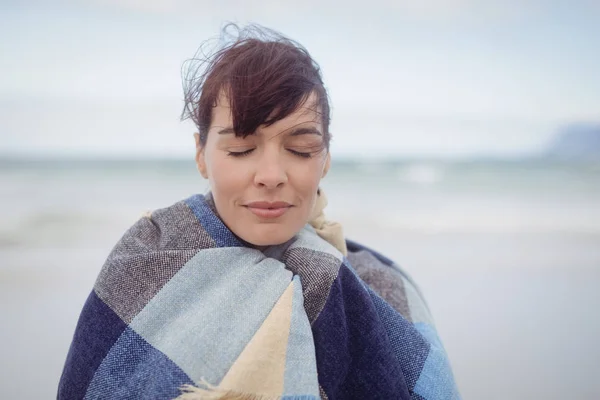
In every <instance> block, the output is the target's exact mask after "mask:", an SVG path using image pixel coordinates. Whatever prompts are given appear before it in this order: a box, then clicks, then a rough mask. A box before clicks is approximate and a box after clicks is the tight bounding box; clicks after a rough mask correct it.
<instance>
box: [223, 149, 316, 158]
mask: <svg viewBox="0 0 600 400" xmlns="http://www.w3.org/2000/svg"><path fill="white" fill-rule="evenodd" d="M253 151H254V149H249V150H246V151H229V152H227V155H228V156H232V157H244V156H247V155H248V154H250V153H252V152H253ZM288 151H289V152H290V153H292V154H294V155H296V156H298V157H302V158H311V157H312V155H311V153H302V152H300V151H295V150H290V149H288Z"/></svg>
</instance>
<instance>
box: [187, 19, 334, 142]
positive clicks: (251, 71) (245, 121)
mask: <svg viewBox="0 0 600 400" xmlns="http://www.w3.org/2000/svg"><path fill="white" fill-rule="evenodd" d="M217 40H218V43H217V46H216V47H215V49H213V50H212V51H207V50H206V49H207V47H211V41H207V42H205V43H204V44H203V45H202V46H201V47H200V49H199V50H198V52H197V53H196V56H195V57H194V58H192V59H190V60H188V61H186V62H185V64H184V66H183V70H182V78H183V92H184V100H185V106H184V109H183V113H182V119H183V120H184V119H188V118H190V119H191V120H192V121H194V123H195V124H196V127H197V128H198V132H199V133H200V141H201V143H202V144H203V145H204V144H206V138H207V134H208V129H209V127H210V124H211V120H212V110H213V108H214V107H215V106H216V105H217V100H218V97H219V94H220V93H221V91H224V93H225V95H226V96H227V99H228V100H229V103H230V106H231V114H232V119H233V130H234V132H235V135H236V136H239V137H246V136H248V135H251V134H253V133H254V132H255V131H256V129H258V127H259V126H261V125H266V126H269V125H271V124H274V123H275V122H277V121H279V120H281V119H283V118H285V117H287V116H288V115H290V114H291V113H293V112H294V111H296V110H297V109H298V107H299V106H301V105H302V104H303V103H304V102H305V101H306V100H307V98H308V97H309V95H310V94H311V93H315V95H316V102H315V104H313V105H307V106H313V107H314V110H315V111H316V112H317V113H318V115H320V116H321V118H322V121H321V122H322V125H323V131H324V132H323V139H324V143H325V146H326V147H327V148H328V147H329V139H330V133H329V118H330V117H329V112H330V110H329V100H328V96H327V91H326V89H325V87H324V85H323V80H322V77H321V71H320V68H319V65H318V64H317V63H316V62H315V61H314V60H313V59H312V58H311V56H310V54H309V53H308V51H307V50H306V49H305V48H304V47H302V46H301V45H300V44H299V43H297V42H295V41H293V40H291V39H288V38H286V37H285V36H283V35H282V34H280V33H278V32H275V31H273V30H270V29H267V28H264V27H261V26H258V25H250V26H248V27H245V28H239V27H238V26H237V25H235V24H228V25H226V26H225V27H224V28H223V29H222V31H221V36H220V37H219V39H217Z"/></svg>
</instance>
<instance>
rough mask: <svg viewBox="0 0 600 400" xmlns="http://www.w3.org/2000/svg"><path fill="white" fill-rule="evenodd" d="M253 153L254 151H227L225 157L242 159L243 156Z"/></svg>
mask: <svg viewBox="0 0 600 400" xmlns="http://www.w3.org/2000/svg"><path fill="white" fill-rule="evenodd" d="M253 151H254V149H248V150H244V151H228V152H227V155H228V156H232V157H243V156H247V155H248V154H250V153H252V152H253Z"/></svg>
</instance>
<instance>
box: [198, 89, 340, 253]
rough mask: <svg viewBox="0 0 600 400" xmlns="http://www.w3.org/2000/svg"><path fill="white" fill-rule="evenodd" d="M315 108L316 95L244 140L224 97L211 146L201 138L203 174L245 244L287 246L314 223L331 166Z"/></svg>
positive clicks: (216, 112) (200, 167)
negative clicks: (313, 214) (313, 213)
mask: <svg viewBox="0 0 600 400" xmlns="http://www.w3.org/2000/svg"><path fill="white" fill-rule="evenodd" d="M314 104H315V96H314V95H311V96H309V97H308V99H307V101H306V102H305V103H304V104H302V105H301V106H300V107H299V108H298V110H296V111H295V112H294V113H292V114H290V115H288V116H287V117H286V118H284V119H282V120H280V121H277V122H276V123H274V124H273V125H271V126H268V127H266V126H264V125H263V126H261V127H260V128H259V129H258V130H257V131H256V132H255V133H254V134H252V135H249V136H247V137H246V138H244V139H243V138H238V137H235V135H234V133H233V122H232V117H231V113H230V108H229V101H228V100H227V98H226V97H225V96H221V97H220V98H219V101H218V102H217V106H216V107H215V108H214V109H213V116H212V124H211V126H210V129H209V132H208V137H207V141H206V144H205V145H204V146H202V145H201V143H200V141H199V136H198V134H196V135H195V137H196V149H197V152H196V163H197V165H198V170H199V171H200V173H201V174H202V176H204V177H205V178H207V179H208V180H209V182H210V188H211V192H212V195H213V199H214V202H215V206H216V208H217V211H218V213H219V216H220V217H221V219H222V220H223V222H224V223H225V225H227V227H228V228H229V229H230V230H231V231H232V232H233V233H235V234H236V235H237V236H238V237H240V238H241V239H242V240H245V241H246V242H248V243H251V244H253V245H256V246H267V245H274V244H280V243H284V242H286V241H288V240H289V239H291V238H292V237H293V236H294V235H295V234H296V233H298V232H299V231H300V230H301V229H302V227H303V226H304V225H305V224H306V223H307V222H308V218H309V215H310V214H311V211H312V209H313V207H314V205H315V202H316V198H317V189H318V187H319V182H320V180H321V178H323V177H324V176H325V174H326V173H327V171H328V170H329V165H330V155H329V152H328V150H327V146H326V144H325V142H324V136H323V128H322V123H321V117H320V115H319V114H318V113H317V112H315V110H314V106H313V105H314Z"/></svg>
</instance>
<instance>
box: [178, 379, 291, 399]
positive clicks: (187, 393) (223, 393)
mask: <svg viewBox="0 0 600 400" xmlns="http://www.w3.org/2000/svg"><path fill="white" fill-rule="evenodd" d="M201 384H202V385H203V386H206V388H201V387H198V386H194V385H183V386H182V387H180V388H179V389H180V390H181V392H182V393H181V394H180V395H179V396H178V397H177V398H176V399H174V400H204V399H206V400H278V399H279V398H280V397H279V396H277V397H273V396H264V395H260V394H254V393H242V392H236V391H235V390H228V389H222V388H220V387H218V386H214V385H211V384H210V383H208V382H206V381H205V380H202V381H201Z"/></svg>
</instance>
